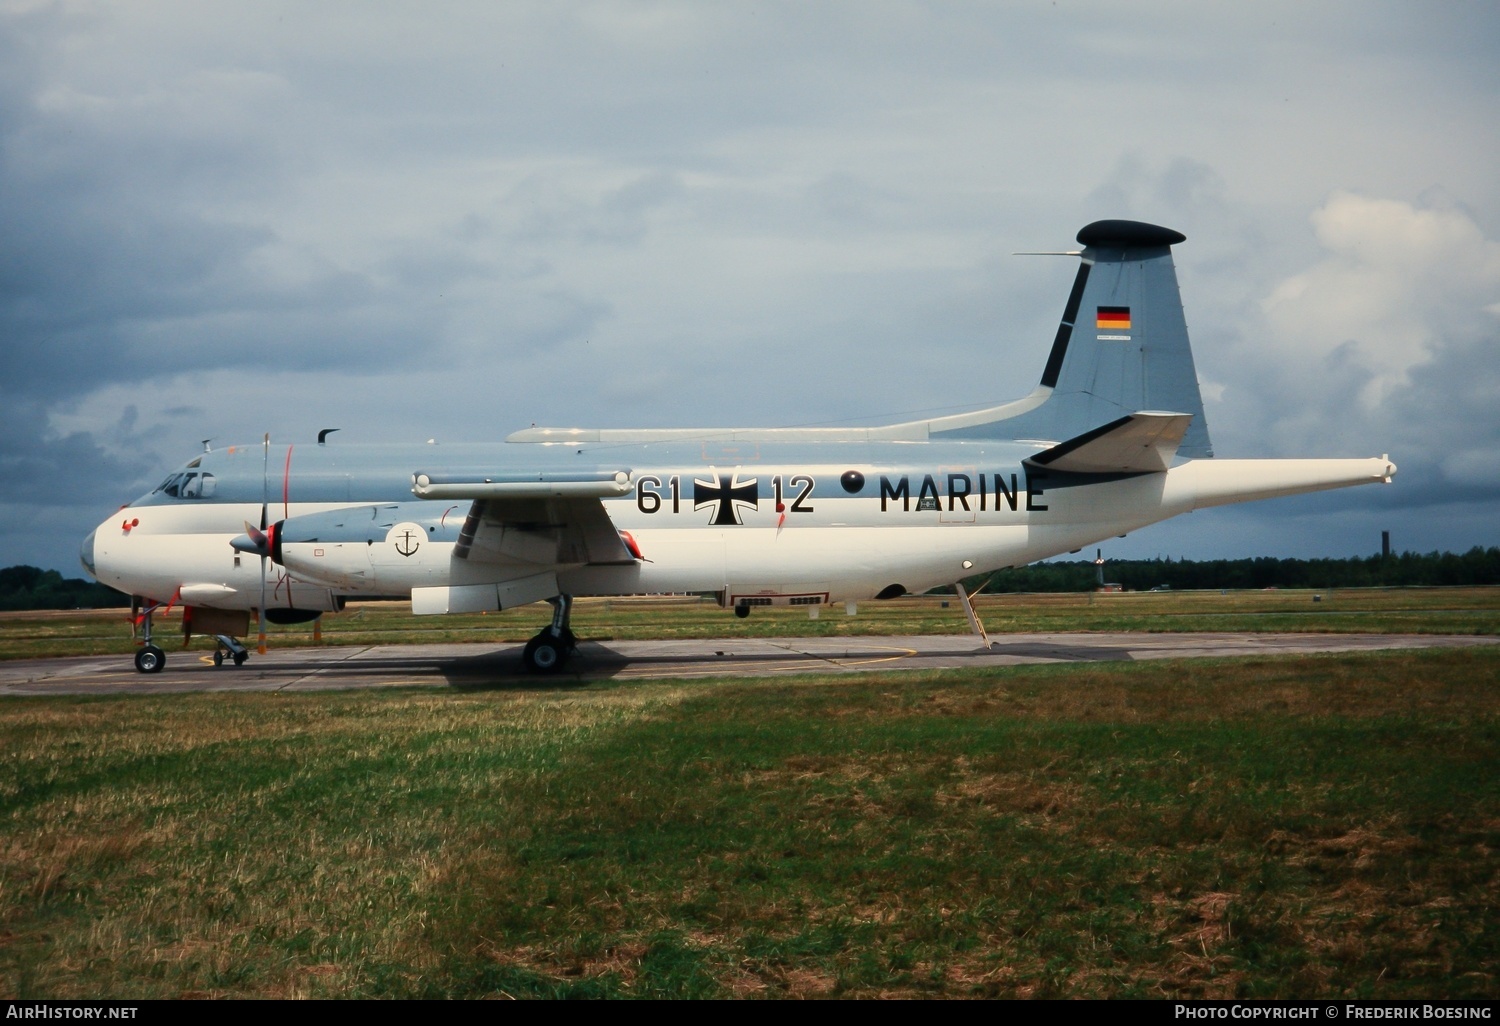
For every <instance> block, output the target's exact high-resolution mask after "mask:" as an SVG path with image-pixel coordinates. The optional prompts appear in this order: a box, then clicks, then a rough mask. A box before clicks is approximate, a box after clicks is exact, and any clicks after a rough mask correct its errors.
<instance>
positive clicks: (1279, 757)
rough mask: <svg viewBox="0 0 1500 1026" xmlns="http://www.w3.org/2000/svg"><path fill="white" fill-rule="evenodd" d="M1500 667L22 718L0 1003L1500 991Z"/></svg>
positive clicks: (1098, 676) (196, 708)
mask: <svg viewBox="0 0 1500 1026" xmlns="http://www.w3.org/2000/svg"><path fill="white" fill-rule="evenodd" d="M1497 685H1500V653H1496V652H1495V651H1493V650H1492V649H1489V648H1484V649H1472V650H1449V651H1428V652H1416V653H1398V654H1378V655H1351V656H1329V657H1308V658H1263V659H1252V660H1241V661H1227V660H1226V661H1183V662H1175V663H1152V664H1138V665H1132V664H1107V665H1106V664H1091V665H1089V666H1085V667H1076V666H1051V667H1025V668H1014V669H994V670H990V671H986V672H983V673H972V672H951V673H943V674H927V675H915V674H898V673H890V674H879V675H875V674H872V675H868V676H864V677H843V676H840V677H831V676H830V677H808V678H801V679H790V680H788V679H777V680H775V681H760V682H740V681H729V680H704V681H698V682H688V683H684V682H673V683H670V684H667V683H655V684H638V683H635V684H629V685H625V684H619V683H600V684H597V685H589V686H576V685H570V686H565V687H558V688H547V687H536V688H526V689H503V688H497V689H495V690H468V691H453V692H421V693H417V692H396V693H390V692H378V693H376V692H361V693H334V694H324V695H308V694H301V695H295V696H291V695H285V696H283V695H267V694H230V695H191V696H174V697H170V698H167V697H122V698H110V699H81V698H77V699H75V698H56V699H11V700H7V701H6V702H5V703H4V704H3V705H0V741H3V747H0V751H3V755H0V992H3V995H4V996H6V997H34V996H50V997H72V996H100V995H113V996H132V997H173V996H181V995H205V996H206V995H215V996H218V995H227V996H293V995H306V996H314V997H323V996H353V997H410V996H454V997H479V996H495V995H511V996H518V997H519V996H600V997H604V996H700V997H708V996H817V995H846V996H874V995H903V996H918V995H934V996H1057V995H1067V996H1075V995H1076V996H1231V995H1239V996H1251V997H1256V996H1289V995H1302V996H1335V995H1338V996H1365V997H1383V998H1400V997H1440V996H1451V997H1457V996H1484V997H1495V996H1496V995H1497V993H1500V984H1497V977H1496V973H1497V971H1500V936H1497V926H1500V911H1497V910H1500V900H1497V899H1500V894H1497V887H1500V878H1497V862H1496V855H1495V852H1496V850H1497V848H1500V783H1497V779H1500V778H1497V773H1496V769H1497V768H1500V762H1497V756H1500V730H1497V713H1500V686H1497Z"/></svg>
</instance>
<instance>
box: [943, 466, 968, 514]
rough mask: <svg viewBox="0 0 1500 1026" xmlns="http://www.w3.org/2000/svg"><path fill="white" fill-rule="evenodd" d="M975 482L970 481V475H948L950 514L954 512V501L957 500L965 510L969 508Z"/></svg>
mask: <svg viewBox="0 0 1500 1026" xmlns="http://www.w3.org/2000/svg"><path fill="white" fill-rule="evenodd" d="M973 488H974V482H972V481H970V480H969V475H968V474H949V475H948V512H949V513H952V512H953V500H954V499H957V500H958V502H959V504H960V505H962V506H963V508H964V509H968V508H969V495H970V493H971V492H972V491H973Z"/></svg>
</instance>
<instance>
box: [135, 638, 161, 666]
mask: <svg viewBox="0 0 1500 1026" xmlns="http://www.w3.org/2000/svg"><path fill="white" fill-rule="evenodd" d="M166 665H167V654H166V653H165V652H163V651H162V650H161V649H159V648H157V647H156V646H155V645H152V644H150V643H147V644H146V645H144V646H142V647H141V648H138V649H136V651H135V668H136V669H137V670H139V671H140V672H141V673H160V672H161V668H162V667H163V666H166Z"/></svg>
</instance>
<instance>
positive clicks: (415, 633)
mask: <svg viewBox="0 0 1500 1026" xmlns="http://www.w3.org/2000/svg"><path fill="white" fill-rule="evenodd" d="M977 608H978V611H979V615H980V617H981V618H982V619H983V621H984V624H985V627H986V628H987V629H988V630H989V631H990V632H991V633H992V634H1002V633H1021V632H1046V633H1060V632H1067V631H1309V632H1324V633H1413V634H1495V633H1497V632H1500V588H1367V589H1347V590H1340V591H1296V590H1284V591H1231V592H1217V591H1213V592H1204V591H1193V592H1132V593H1125V594H1114V595H1095V594H1087V593H1080V594H1056V595H982V596H980V597H979V598H978V600H977ZM550 617H551V610H550V609H549V608H548V607H547V606H546V605H544V604H540V603H539V604H537V605H533V606H525V607H521V608H518V609H511V610H507V611H505V612H503V613H491V614H473V615H454V616H413V615H411V611H410V608H409V606H408V605H407V604H406V603H401V602H375V603H361V604H356V605H354V606H351V607H350V609H348V610H347V611H345V612H344V613H341V614H337V615H329V616H326V617H324V619H323V625H322V643H323V644H327V645H378V644H396V643H424V642H434V643H436V642H493V641H516V642H520V641H525V640H526V639H527V638H529V637H531V636H532V635H533V634H535V633H536V631H537V629H538V628H539V627H540V626H541V625H542V624H544V623H546V622H547V621H548V620H549V619H550ZM573 626H574V629H575V631H576V632H577V633H578V635H579V636H580V637H583V638H588V639H591V640H595V641H610V640H623V639H641V638H733V637H833V636H871V635H891V634H962V633H966V632H967V631H968V629H969V628H968V622H967V621H966V620H965V619H964V614H963V612H962V610H961V609H960V608H959V604H958V602H957V600H956V599H948V598H943V597H941V596H913V597H908V598H902V599H896V600H892V601H889V602H864V603H861V604H860V606H859V614H858V615H857V616H854V617H850V616H846V615H844V610H843V607H841V606H839V607H833V608H831V609H824V610H821V611H820V615H819V617H818V619H816V620H812V619H809V618H808V615H807V613H806V612H805V611H804V610H802V609H757V610H756V611H755V612H754V614H753V615H752V616H751V617H750V618H749V619H746V620H740V619H736V618H735V617H733V616H731V615H730V614H729V613H728V612H726V611H725V610H722V609H720V608H718V607H717V606H715V605H713V604H712V603H709V602H707V601H699V600H697V599H680V598H672V599H656V598H627V599H585V600H581V601H579V602H578V603H577V605H576V606H575V611H574V616H573ZM157 630H158V635H157V636H158V639H159V640H160V641H164V642H165V644H166V645H167V647H169V648H171V647H176V646H177V645H179V644H180V640H179V639H180V632H181V621H180V619H179V618H178V615H177V614H176V613H175V611H174V615H171V616H168V617H165V618H162V619H159V620H158V623H157ZM129 634H130V626H129V621H128V618H127V617H126V615H125V613H124V612H123V611H121V610H100V611H93V610H90V611H77V612H61V613H58V612H53V613H8V614H0V659H27V658H37V657H44V656H54V655H105V654H118V653H128V652H130V651H132V650H133V644H132V642H131V641H130V637H129ZM271 636H272V642H273V644H275V645H277V646H278V647H283V648H284V647H288V646H300V645H310V644H312V643H313V635H312V629H311V627H310V626H308V625H298V626H293V627H275V626H272V627H271ZM192 648H194V649H195V650H199V651H207V650H209V649H212V648H213V642H212V641H211V640H209V639H206V638H197V639H194V641H193V643H192Z"/></svg>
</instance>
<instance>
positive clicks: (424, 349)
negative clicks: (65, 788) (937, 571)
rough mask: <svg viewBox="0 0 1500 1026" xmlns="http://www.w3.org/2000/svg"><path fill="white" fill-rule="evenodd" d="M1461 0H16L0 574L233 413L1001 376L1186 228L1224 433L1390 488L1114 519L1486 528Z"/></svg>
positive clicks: (1478, 37) (1455, 540) (1358, 530)
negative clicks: (1143, 240)
mask: <svg viewBox="0 0 1500 1026" xmlns="http://www.w3.org/2000/svg"><path fill="white" fill-rule="evenodd" d="M1497 55H1500V9H1497V8H1496V7H1495V6H1494V5H1493V4H1490V3H1480V2H1473V3H1465V2H1461V0H1456V2H1453V3H1444V4H1428V3H1378V2H1376V3H1372V2H1359V3H1340V2H1321V3H1318V4H1307V3H1303V2H1289V3H1277V2H1265V3H1256V4H1222V5H1214V4H1203V3H1188V2H1182V3H1165V2H1162V3H1132V4H1119V3H1106V2H1077V0H1056V2H1034V3H1028V2H1017V3H1004V4H1001V3H978V2H959V0H954V2H949V3H937V2H927V3H901V2H881V0H860V2H858V3H852V2H851V3H838V2H817V3H809V2H798V3H774V2H763V3H732V2H715V3H702V2H684V3H675V2H663V3H651V2H639V3H610V2H601V3H555V2H545V3H525V2H520V0H508V2H505V3H490V2H483V3H461V2H455V3H447V4H423V5H417V4H397V3H368V2H360V3H335V2H327V0H323V2H319V3H317V4H307V3H297V4H292V3H276V2H259V3H256V4H215V3H204V2H200V0H192V2H185V0H184V2H166V0H163V2H146V3H142V2H137V0H130V2H119V3H110V2H96V3H70V2H57V3H33V2H26V0H0V345H3V353H4V357H5V368H4V371H3V373H0V472H3V483H4V484H3V491H0V566H5V565H11V564H15V563H32V564H36V565H40V566H44V567H52V568H57V569H61V570H63V571H64V572H65V573H66V574H69V575H72V574H73V573H75V572H76V571H77V569H78V565H77V547H78V542H79V541H80V540H81V538H82V536H83V535H84V534H85V533H86V532H87V531H88V530H89V529H90V528H92V527H93V526H94V524H96V523H97V522H98V521H100V520H101V519H103V518H104V516H106V515H107V514H108V513H109V512H110V511H111V510H113V509H114V508H115V507H117V506H118V505H120V504H121V503H122V502H125V501H126V500H128V499H130V498H133V497H135V496H136V495H138V494H140V493H141V492H143V491H146V490H148V489H149V488H150V487H152V486H153V485H154V484H155V483H156V482H157V481H158V480H159V479H160V478H161V477H162V476H163V475H164V474H165V472H166V471H167V470H169V469H170V468H172V467H174V466H176V465H179V464H181V463H182V462H184V461H185V460H187V459H188V458H190V457H191V456H192V455H193V454H194V453H195V452H197V451H199V450H200V449H201V446H200V443H199V440H200V439H204V438H213V439H215V440H216V441H215V444H231V443H238V442H246V441H254V440H258V439H259V438H260V436H261V434H262V433H264V432H266V431H270V432H271V433H272V437H273V438H274V439H277V440H281V441H310V440H311V439H312V438H313V437H315V435H316V433H317V431H318V429H320V428H323V427H340V428H342V429H343V431H342V433H341V434H340V435H338V436H336V437H337V438H338V439H339V441H341V442H345V443H348V442H371V441H387V440H414V441H420V440H425V439H427V438H431V437H436V438H438V439H440V440H453V441H458V440H484V439H498V438H501V437H503V436H504V435H505V434H507V433H508V432H510V431H511V430H514V429H515V428H518V427H525V426H527V425H529V424H533V423H535V424H546V425H588V426H606V427H619V426H643V425H650V426H694V425H707V424H728V423H733V424H737V425H751V426H780V425H794V424H827V423H872V422H879V421H881V420H889V419H909V418H911V417H913V416H915V415H918V413H919V411H931V412H940V411H941V412H948V411H951V410H954V409H957V408H971V407H974V406H977V405H985V404H989V403H992V402H995V401H998V400H1004V399H1010V398H1015V397H1018V396H1020V395H1023V394H1024V393H1026V392H1027V391H1029V390H1030V389H1031V388H1032V386H1033V385H1034V384H1035V383H1036V380H1037V378H1038V377H1039V376H1040V373H1041V369H1042V364H1043V362H1044V360H1045V356H1046V351H1047V347H1048V345H1049V343H1050V340H1051V337H1052V333H1053V330H1054V328H1055V325H1056V321H1057V318H1058V315H1059V314H1060V312H1061V309H1062V305H1063V301H1064V299H1065V298H1066V294H1067V290H1068V286H1069V284H1070V282H1071V280H1072V276H1073V272H1074V266H1073V263H1072V261H1069V260H1065V259H1057V258H1042V257H1018V256H1012V255H1011V254H1012V253H1013V252H1015V251H1017V250H1036V249H1044V250H1045V249H1067V248H1070V246H1072V244H1073V236H1074V234H1075V233H1076V232H1077V230H1078V229H1079V228H1080V227H1081V226H1082V225H1084V224H1085V223H1087V222H1089V221H1092V220H1095V219H1098V218H1103V217H1128V218H1136V219H1141V220H1146V221H1152V222H1155V223H1159V224H1165V225H1168V226H1170V227H1172V228H1176V229H1178V230H1180V231H1182V232H1184V233H1185V234H1186V235H1187V236H1188V241H1187V243H1185V244H1183V245H1180V246H1178V247H1177V248H1176V259H1177V266H1178V272H1179V277H1180V280H1181V283H1182V289H1183V298H1184V301H1185V304H1186V307H1187V315H1188V324H1189V327H1190V329H1191V331H1192V333H1193V338H1194V348H1195V353H1196V357H1197V361H1198V369H1199V375H1200V378H1201V379H1202V383H1203V388H1204V394H1205V399H1206V405H1207V416H1208V421H1209V427H1210V429H1211V431H1212V433H1213V437H1214V443H1215V448H1216V450H1217V451H1218V453H1219V455H1221V456H1230V457H1261V456H1376V455H1380V454H1381V453H1385V452H1389V453H1390V454H1391V455H1392V456H1393V458H1394V459H1395V460H1396V462H1397V463H1398V464H1399V465H1400V468H1401V470H1400V473H1399V475H1398V476H1397V479H1396V484H1394V485H1392V486H1390V487H1380V488H1361V489H1352V490H1349V491H1345V492H1337V493H1330V494H1325V495H1320V496H1311V497H1304V498H1299V499H1295V500H1282V501H1279V502H1271V503H1262V504H1259V505H1252V506H1245V507H1236V508H1230V509H1223V510H1215V511H1205V512H1200V513H1195V514H1191V515H1189V516H1187V517H1183V518H1179V519H1178V520H1176V521H1169V522H1168V523H1166V524H1163V525H1158V526H1156V527H1153V528H1151V529H1149V530H1146V531H1142V532H1139V533H1138V534H1135V535H1132V536H1131V537H1130V538H1129V539H1126V540H1124V541H1116V542H1111V543H1110V544H1109V545H1107V546H1106V548H1107V549H1108V553H1107V554H1109V555H1115V556H1122V557H1123V556H1131V557H1136V556H1155V555H1165V556H1173V557H1177V556H1188V557H1193V558H1208V557H1215V556H1249V555H1295V556H1314V555H1329V556H1344V555H1354V554H1366V553H1369V552H1372V551H1378V548H1379V544H1380V531H1381V530H1382V529H1388V530H1390V531H1391V532H1392V535H1393V542H1394V544H1395V546H1396V547H1397V548H1398V549H1415V550H1420V551H1428V550H1432V549H1454V550H1463V549H1467V548H1468V547H1470V546H1473V545H1497V544H1500V346H1497V344H1496V343H1497V340H1500V174H1497V171H1496V169H1497V168H1500V61H1497Z"/></svg>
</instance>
